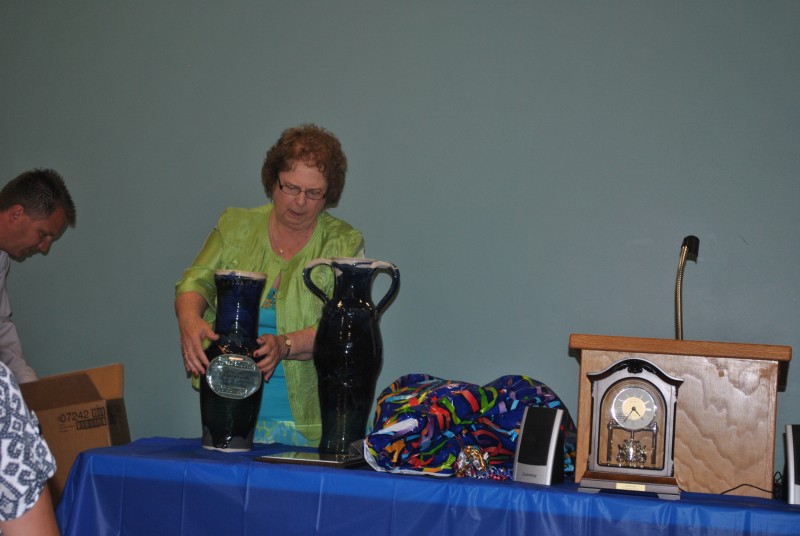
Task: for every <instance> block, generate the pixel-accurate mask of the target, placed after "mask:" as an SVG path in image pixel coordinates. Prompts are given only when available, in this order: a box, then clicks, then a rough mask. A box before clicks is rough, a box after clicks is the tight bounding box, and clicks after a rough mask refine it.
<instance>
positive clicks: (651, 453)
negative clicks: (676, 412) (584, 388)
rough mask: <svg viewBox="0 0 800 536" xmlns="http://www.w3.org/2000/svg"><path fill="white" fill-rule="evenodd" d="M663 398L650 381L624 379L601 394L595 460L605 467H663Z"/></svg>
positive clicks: (658, 468)
mask: <svg viewBox="0 0 800 536" xmlns="http://www.w3.org/2000/svg"><path fill="white" fill-rule="evenodd" d="M665 414H666V408H665V404H664V398H663V397H662V396H661V393H660V392H659V390H658V389H656V388H655V386H653V385H652V384H651V383H650V382H648V381H645V380H639V379H625V380H621V381H619V382H617V383H616V384H615V385H613V386H612V387H611V388H610V389H609V390H608V391H606V393H605V395H604V396H603V400H602V402H601V404H600V430H599V444H598V456H597V463H598V464H600V465H604V466H606V467H632V468H633V467H635V468H642V469H654V470H660V469H662V468H663V467H664V432H665V429H664V422H665Z"/></svg>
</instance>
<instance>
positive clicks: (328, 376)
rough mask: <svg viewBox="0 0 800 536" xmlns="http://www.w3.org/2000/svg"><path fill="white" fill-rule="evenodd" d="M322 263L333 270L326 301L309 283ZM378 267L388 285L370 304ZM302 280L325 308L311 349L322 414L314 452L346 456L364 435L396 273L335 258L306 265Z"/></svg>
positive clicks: (371, 262) (388, 266)
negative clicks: (384, 316)
mask: <svg viewBox="0 0 800 536" xmlns="http://www.w3.org/2000/svg"><path fill="white" fill-rule="evenodd" d="M321 264H326V265H328V266H330V267H331V268H332V269H333V274H334V287H333V297H332V298H330V299H328V296H327V295H326V294H325V293H324V292H323V291H322V290H320V289H319V288H318V287H317V286H316V285H315V284H314V282H313V281H312V280H311V271H312V270H313V269H314V267H316V266H319V265H321ZM378 269H386V270H388V271H389V272H390V273H391V276H392V284H391V287H390V288H389V290H388V292H387V293H386V295H385V296H384V297H383V299H382V300H381V301H380V303H378V305H377V306H375V304H374V303H373V302H372V279H373V277H374V275H375V271H376V270H378ZM303 281H304V282H305V284H306V286H307V287H308V288H309V289H310V290H311V291H312V292H313V293H314V294H316V295H317V296H318V297H319V298H320V299H321V300H322V301H323V302H324V304H325V305H324V306H323V308H322V318H321V320H320V322H319V325H318V327H317V335H316V338H315V339H314V350H313V358H314V366H315V367H316V369H317V378H318V381H319V402H320V410H321V413H322V439H321V440H320V445H319V451H320V452H322V453H325V454H346V453H347V452H348V448H349V446H350V443H352V442H353V441H355V440H357V439H363V438H364V436H365V434H366V429H367V420H368V419H369V413H370V410H371V409H372V403H373V402H374V399H375V384H376V383H377V381H378V375H380V372H381V366H382V365H383V340H382V339H381V330H380V319H381V313H382V312H383V309H384V308H385V307H386V305H387V304H388V302H389V300H391V298H392V296H394V294H395V293H396V292H397V288H398V286H399V284H400V272H399V271H398V270H397V268H396V267H395V266H394V265H393V264H391V263H388V262H382V261H374V260H370V259H350V258H342V257H334V258H333V259H331V260H327V259H315V260H313V261H311V262H309V263H308V264H307V265H306V266H305V268H304V269H303Z"/></svg>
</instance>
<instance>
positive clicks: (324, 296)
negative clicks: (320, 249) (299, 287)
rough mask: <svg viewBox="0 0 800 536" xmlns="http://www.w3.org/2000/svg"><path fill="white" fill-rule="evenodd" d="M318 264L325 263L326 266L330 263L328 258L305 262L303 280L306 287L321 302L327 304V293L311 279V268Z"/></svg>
mask: <svg viewBox="0 0 800 536" xmlns="http://www.w3.org/2000/svg"><path fill="white" fill-rule="evenodd" d="M320 264H327V265H328V266H330V265H331V261H329V260H328V259H314V260H313V261H311V262H309V263H308V264H306V266H305V268H303V282H304V283H305V284H306V286H307V287H308V290H310V291H311V292H313V293H314V294H316V295H317V297H319V299H321V300H322V303H324V304H325V305H328V295H327V294H325V293H324V292H322V291H321V290H320V289H319V287H318V286H317V285H315V284H314V282H313V281H311V270H313V269H314V268H315V267H316V266H319V265H320Z"/></svg>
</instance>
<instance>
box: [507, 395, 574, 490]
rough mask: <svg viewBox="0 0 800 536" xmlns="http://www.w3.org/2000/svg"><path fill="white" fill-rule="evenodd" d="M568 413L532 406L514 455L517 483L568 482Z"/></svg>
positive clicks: (523, 420)
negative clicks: (564, 423)
mask: <svg viewBox="0 0 800 536" xmlns="http://www.w3.org/2000/svg"><path fill="white" fill-rule="evenodd" d="M563 419H564V410H563V409H556V408H537V407H533V406H528V407H527V408H525V413H524V414H523V416H522V422H521V424H520V427H519V437H518V438H517V452H516V454H515V455H514V480H516V481H518V482H531V483H533V484H545V485H550V484H560V483H562V482H564V435H563V434H562V433H561V421H562V420H563Z"/></svg>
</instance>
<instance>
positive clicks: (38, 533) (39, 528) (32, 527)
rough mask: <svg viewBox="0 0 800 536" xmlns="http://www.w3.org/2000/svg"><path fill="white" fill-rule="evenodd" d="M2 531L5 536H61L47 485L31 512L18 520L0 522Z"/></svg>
mask: <svg viewBox="0 0 800 536" xmlns="http://www.w3.org/2000/svg"><path fill="white" fill-rule="evenodd" d="M0 530H1V531H3V536H33V535H35V536H61V532H59V530H58V524H57V523H56V516H55V514H54V513H53V501H52V499H50V491H49V490H48V489H47V484H45V486H44V489H43V490H42V493H41V495H39V500H38V501H36V504H34V505H33V507H31V509H30V510H28V511H27V512H25V513H24V514H22V515H21V516H20V517H18V518H16V519H11V520H9V521H0Z"/></svg>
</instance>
